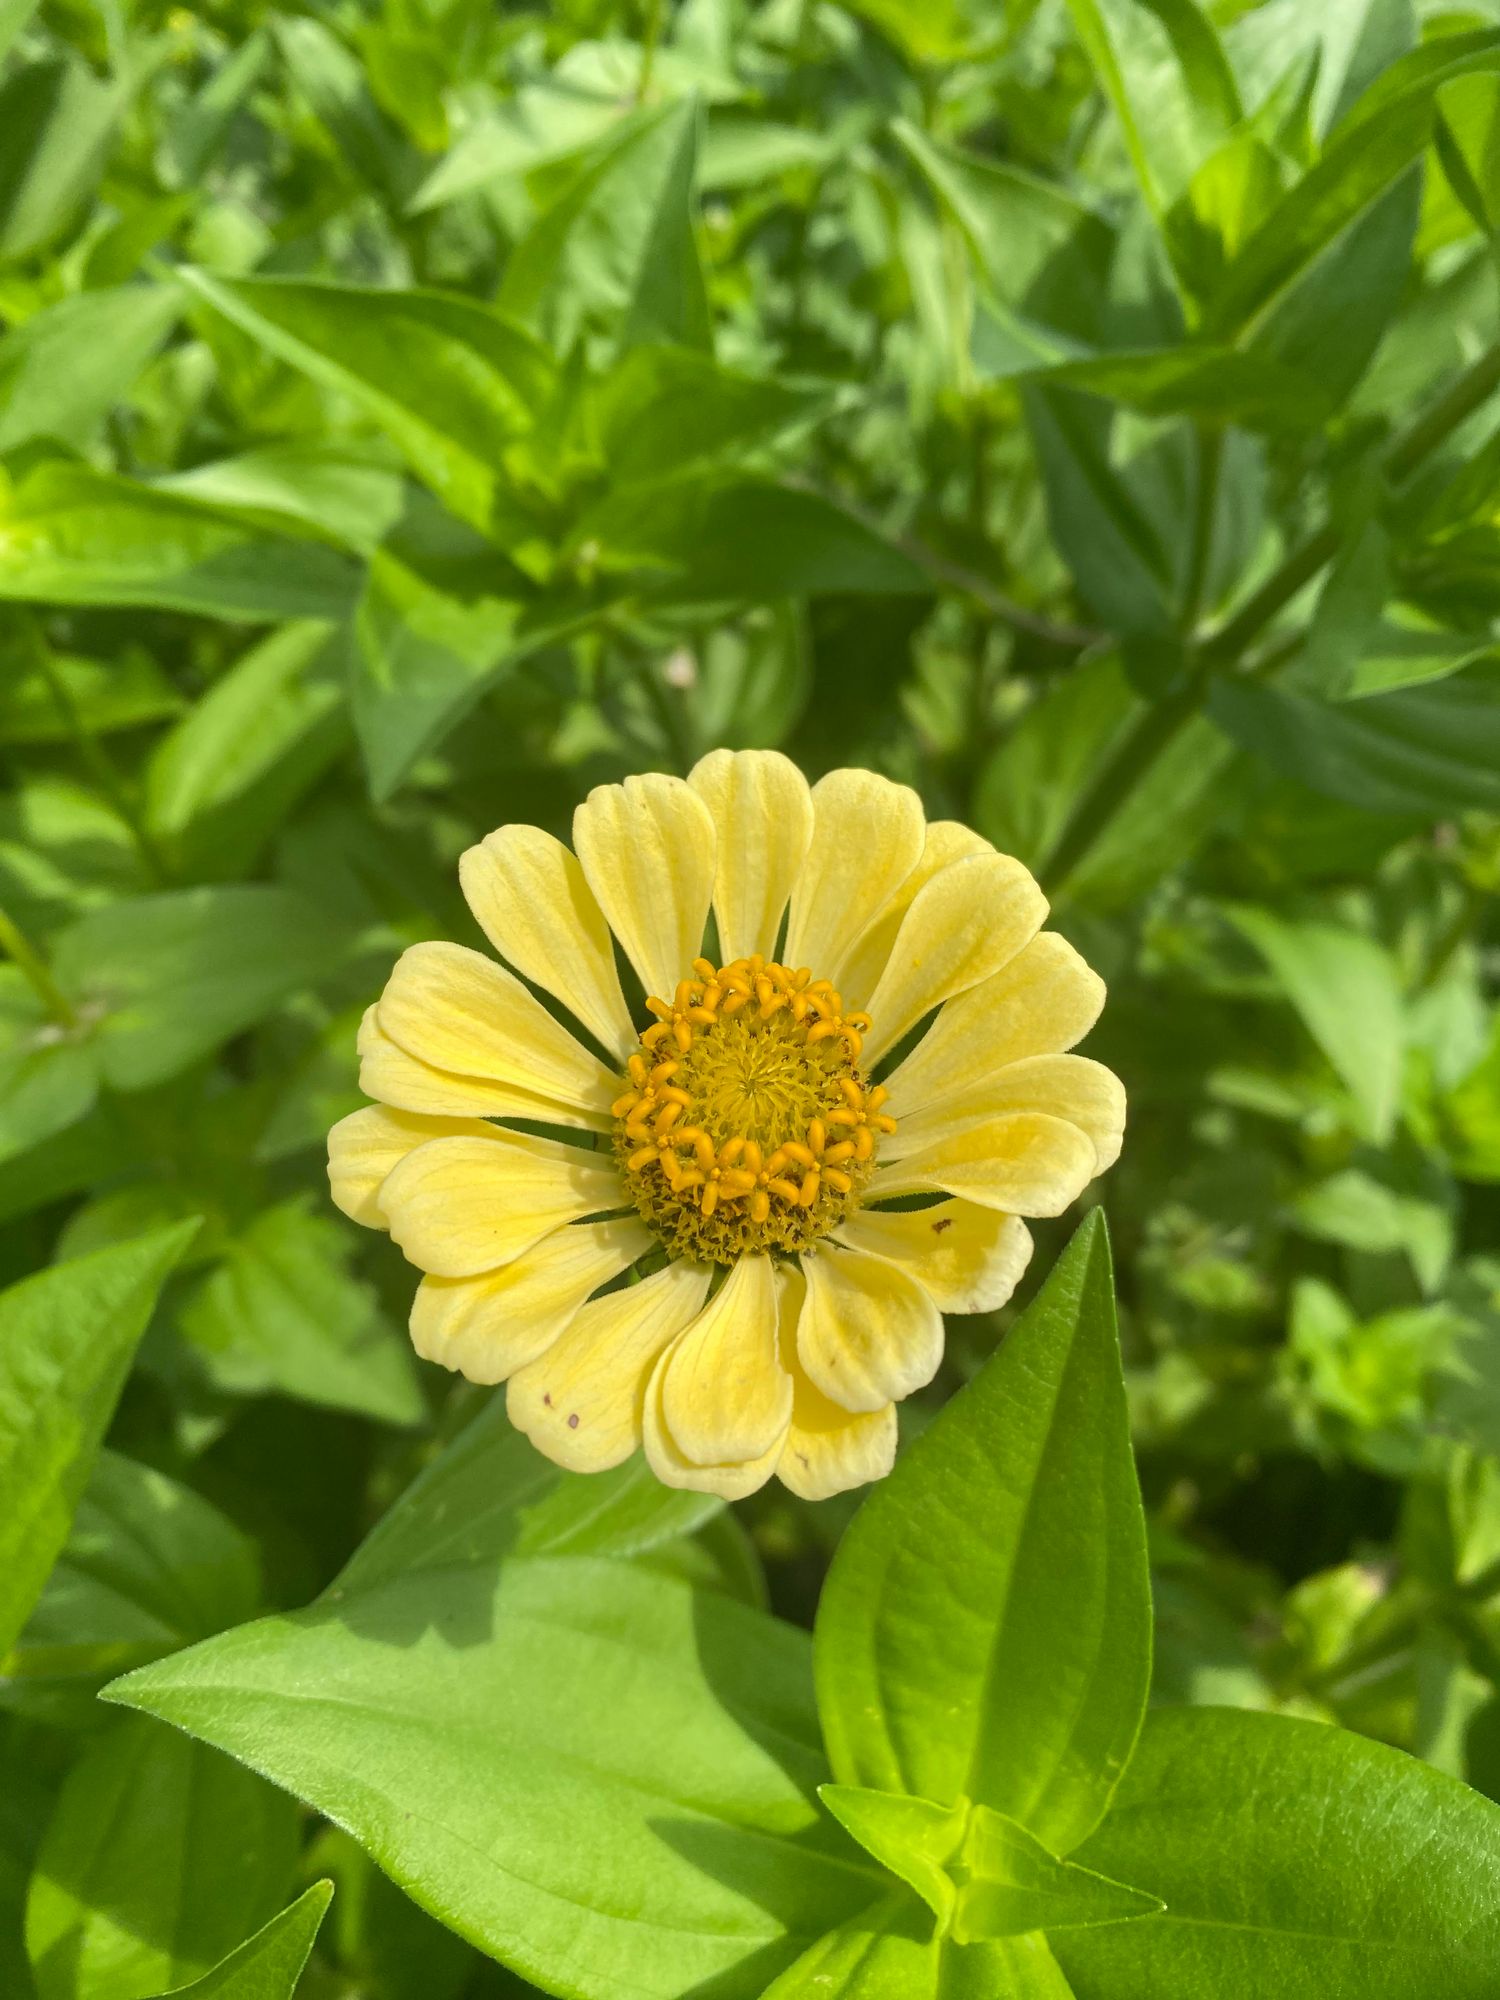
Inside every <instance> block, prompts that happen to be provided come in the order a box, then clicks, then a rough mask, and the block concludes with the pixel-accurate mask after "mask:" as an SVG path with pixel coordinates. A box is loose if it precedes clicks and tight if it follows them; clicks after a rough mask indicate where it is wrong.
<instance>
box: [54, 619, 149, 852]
mask: <svg viewBox="0 0 1500 2000" xmlns="http://www.w3.org/2000/svg"><path fill="white" fill-rule="evenodd" d="M27 637H28V641H29V646H30V652H31V656H32V659H33V661H34V662H35V665H36V668H37V671H38V672H39V673H40V674H41V676H42V679H43V680H44V681H45V682H46V683H47V688H48V691H49V693H50V694H51V696H52V701H53V705H54V706H55V707H56V709H57V712H58V714H59V715H60V716H61V717H62V721H63V726H64V728H65V729H66V730H67V732H68V735H69V737H70V738H71V739H72V743H73V747H74V749H75V750H76V751H77V752H78V756H79V760H80V762H81V763H82V764H83V765H84V766H85V768H86V769H87V770H88V772H89V774H90V775H91V776H92V778H93V780H94V782H95V783H96V784H97V785H98V787H99V789H100V791H101V792H103V794H104V796H105V797H106V798H107V799H108V800H109V802H110V804H111V805H112V806H113V807H114V809H115V811H116V812H117V813H118V814H119V815H120V818H121V819H122V820H123V821H124V822H125V825H126V826H127V827H128V828H129V830H130V838H131V840H132V842H133V843H134V845H135V850H136V853H137V854H138V855H139V856H140V859H141V863H142V865H143V867H144V868H145V870H146V873H147V874H148V875H149V876H150V877H151V879H152V881H153V882H154V883H155V884H157V885H158V886H159V885H160V884H161V883H163V882H165V881H166V879H167V869H166V865H165V863H164V861H163V858H162V854H161V850H160V848H158V847H157V845H156V843H155V841H154V840H153V839H152V838H151V835H150V833H149V831H148V830H147V827H146V823H145V821H144V820H143V819H142V817H141V814H140V812H139V810H138V809H137V806H136V803H135V800H134V799H133V798H132V797H131V796H130V793H129V790H128V789H127V787H126V785H125V781H124V779H123V778H122V777H121V776H120V773H119V772H118V771H117V770H116V769H115V765H114V760H113V759H112V758H111V757H110V755H109V753H108V751H107V750H106V749H105V748H104V746H103V744H102V743H100V741H99V739H98V737H97V736H95V734H94V732H93V731H92V730H91V729H90V728H89V726H88V724H87V722H85V721H84V719H83V717H82V715H81V714H80V713H79V711H78V704H77V702H75V701H74V699H73V697H72V695H71V694H70V693H69V692H68V685H67V682H66V681H65V680H64V679H63V677H62V675H61V674H60V673H59V672H58V671H57V662H56V661H55V660H54V659H53V657H52V649H51V647H50V646H49V645H48V644H47V642H46V640H45V639H44V638H43V636H42V634H41V633H40V632H39V631H38V630H37V628H36V625H35V623H34V622H32V621H28V625H27Z"/></svg>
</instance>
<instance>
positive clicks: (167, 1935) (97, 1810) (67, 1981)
mask: <svg viewBox="0 0 1500 2000" xmlns="http://www.w3.org/2000/svg"><path fill="white" fill-rule="evenodd" d="M296 1852H297V1812H296V1807H295V1805H294V1804H293V1802H292V1801H291V1800H290V1799H287V1798H284V1797H283V1796H282V1795H281V1794H280V1793H278V1792H276V1791H273V1790H272V1788H271V1787H270V1786H269V1785H266V1784H264V1783H263V1782H262V1781H261V1780H260V1779H259V1778H257V1777H256V1776H255V1775H254V1773H253V1772H251V1771H247V1770H245V1769H244V1768H243V1767H242V1766H241V1765H238V1764H236V1763H234V1762H232V1761H231V1760H230V1759H229V1758H227V1757H221V1756H220V1755H219V1754H218V1753H217V1751H213V1750H209V1749H207V1748H205V1747H204V1745H202V1744H201V1743H195V1742H193V1741H192V1740H191V1738H189V1737H185V1736H179V1735H177V1734H176V1732H175V1731H172V1730H166V1729H161V1728H159V1727H158V1726H157V1725H155V1724H154V1723H152V1722H149V1721H147V1720H146V1718H144V1717H142V1716H134V1715H131V1716H122V1717H120V1718H119V1719H118V1721H117V1722H115V1723H114V1724H113V1725H112V1726H111V1727H110V1728H108V1729H107V1730H105V1731H104V1732H103V1733H102V1734H100V1735H99V1736H98V1737H97V1738H96V1739H95V1741H94V1742H93V1743H92V1744H91V1745H90V1747H89V1748H88V1749H87V1750H86V1751H85V1752H84V1754H83V1756H82V1757H80V1758H79V1760H78V1762H77V1763H76V1764H75V1765H74V1766H73V1768H72V1769H71V1770H70V1771H69V1773H68V1776H67V1778H66V1779H65V1780H64V1783H63V1788H62V1791H61V1793H60V1794H59V1796H58V1800H57V1805H56V1808H55V1809H54V1811H53V1815H52V1819H51V1822H50V1824H49V1825H48V1827H47V1831H46V1833H45V1834H44V1836H43V1838H42V1845H41V1850H40V1852H39V1853H38V1856H37V1863H36V1872H35V1874H34V1875H33V1877H32V1882H31V1893H30V1896H29V1897H28V1899H27V1905H26V1944H27V1949H28V1951H29V1952H30V1954H31V1961H32V1965H33V1968H34V1971H35V1977H36V1985H37V1993H38V1996H39V2000H144V1996H145V1995H148V1994H155V1993H159V1992H160V1991H161V1990H162V1989H163V1988H164V1987H172V1986H181V1985H183V1984H184V1983H185V1982H186V1981H188V1980H190V1979H194V1978H196V1977H197V1976H198V1975H199V1974H200V1973H202V1972H205V1971H207V1970H208V1968H209V1967H210V1966H212V1965H214V1964H216V1963H217V1961H218V1960H219V1959H221V1958H222V1957H223V1956H224V1955H225V1953H226V1952H228V1951H229V1950H231V1949H232V1948H233V1946H234V1945H235V1944H236V1943H237V1942H238V1941H239V1940H240V1939H242V1938H243V1937H244V1936H245V1934H246V1932H247V1931H252V1930H254V1929H256V1928H257V1927H258V1926H259V1925H260V1924H262V1923H264V1922H265V1921H266V1919H267V1918H268V1917H269V1916H270V1915H271V1914H272V1912H273V1911H275V1910H276V1909H277V1908H278V1907H279V1906H280V1904H281V1903H282V1901H283V1900H284V1898H285V1896H286V1893H287V1890H288V1889H289V1887H290V1886H291V1876H292V1868H293V1864H294V1862H295V1858H296Z"/></svg>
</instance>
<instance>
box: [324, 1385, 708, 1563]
mask: <svg viewBox="0 0 1500 2000" xmlns="http://www.w3.org/2000/svg"><path fill="white" fill-rule="evenodd" d="M721 1508H722V1502H720V1501H718V1500H716V1499H714V1498H712V1497H711V1496H709V1495H707V1494H703V1493H689V1492H685V1491H676V1490H674V1489H672V1488H670V1487H666V1486H663V1485H661V1484H660V1483H659V1481H657V1480H656V1479H654V1478H653V1477H652V1476H651V1473H650V1470H649V1468H648V1467H647V1465H646V1463H645V1460H644V1459H641V1458H633V1459H630V1460H628V1461H627V1462H626V1463H625V1464H624V1465H622V1466H619V1467H617V1468H616V1469H615V1470H614V1471H612V1472H601V1473H596V1474H590V1475H589V1476H588V1477H586V1478H585V1477H583V1476H581V1475H579V1474H576V1473H565V1472H563V1471H561V1470H560V1469H559V1468H558V1467H557V1466H555V1465H553V1464H552V1463H551V1461H550V1460H548V1459H545V1458H543V1457H542V1455H541V1453H540V1452H538V1451H537V1450H535V1449H534V1447H533V1446H532V1445H531V1443H530V1441H529V1440H528V1439H527V1438H525V1437H523V1436H522V1435H521V1433H520V1432H519V1431H517V1430H516V1429H515V1428H514V1427H513V1426H512V1424H511V1423H510V1420H509V1418H508V1417H507V1416H506V1413H505V1398H504V1395H503V1394H502V1395H498V1396H494V1397H492V1398H491V1399H490V1401H489V1403H488V1404H487V1405H486V1407H485V1409H484V1410H483V1411H482V1412H481V1413H480V1414H479V1415H478V1416H477V1417H475V1418H474V1419H473V1421H472V1422H471V1423H469V1424H467V1425H466V1426H465V1428H464V1429H463V1430H462V1431H461V1432H460V1433H459V1435H458V1436H457V1437H456V1438H455V1439H454V1440H453V1442H452V1444H450V1445H449V1446H447V1448H446V1449H445V1450H444V1451H443V1452H442V1453H441V1454H440V1455H439V1456H438V1457H437V1458H435V1459H434V1460H433V1461H432V1463H431V1464H430V1465H427V1466H425V1467H424V1468H423V1469H422V1471H421V1472H419V1473H418V1475H417V1477H416V1478H415V1479H414V1480H413V1481H412V1483H411V1485H410V1486H408V1487H407V1489H406V1491H405V1492H404V1493H403V1494H402V1495H401V1497H400V1499H399V1500H397V1501H396V1503H395V1504H394V1506H392V1507H391V1508H390V1509H388V1511H387V1512H386V1513H385V1514H383V1515H382V1516H381V1518H380V1519H379V1520H378V1521H377V1522H376V1523H375V1526H374V1527H373V1528H372V1529H371V1530H370V1533H369V1534H368V1535H367V1536H366V1537H365V1539H364V1541H363V1542H361V1543H360V1545H359V1547H358V1548H357V1549H356V1550H355V1552H354V1554H353V1556H351V1558H350V1559H349V1562H348V1564H347V1565H346V1566H345V1568H344V1570H343V1572H342V1574H341V1575H340V1578H339V1586H340V1588H341V1589H346V1590H348V1589H369V1588H371V1587H373V1586H374V1585H375V1584H377V1583H384V1582H388V1581H395V1580H398V1579H400V1578H402V1577H406V1578H407V1579H408V1580H409V1579H410V1578H411V1577H412V1576H414V1575H415V1574H416V1573H417V1572H418V1571H425V1570H442V1569H469V1568H474V1567H476V1566H481V1565H485V1564H495V1563H499V1562H501V1561H502V1560H504V1559H505V1558H506V1557H508V1556H555V1555H570V1556H577V1555H587V1556H637V1555H642V1554H645V1553H647V1552H648V1551H650V1550H654V1549H659V1548H661V1547H663V1546H664V1545H665V1544H666V1543H668V1542H671V1541H675V1540H677V1539H679V1538H680V1537H682V1536H685V1535H691V1534H693V1533H695V1532H696V1531H697V1530H698V1529H699V1528H701V1527H702V1526H703V1525H704V1524H705V1523H706V1522H708V1521H710V1520H713V1519H714V1518H715V1517H716V1516H717V1515H718V1514H719V1513H720V1511H721Z"/></svg>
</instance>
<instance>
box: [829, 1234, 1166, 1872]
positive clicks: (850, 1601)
mask: <svg viewBox="0 0 1500 2000" xmlns="http://www.w3.org/2000/svg"><path fill="white" fill-rule="evenodd" d="M939 1633H940V1634H941V1635H942V1640H941V1644H940V1645H939V1644H935V1643H934V1635H935V1634H939ZM816 1660H817V1676H818V1698H819V1709H820V1713H821V1715H822V1719H823V1729H824V1735H825V1738H826V1740H827V1743H828V1748H829V1756H830V1760H831V1761H832V1764H833V1767H834V1775H835V1777H836V1778H837V1779H838V1780H839V1782H840V1783H841V1784H847V1785H861V1786H867V1787H870V1788H873V1789H875V1790H879V1791H886V1792H911V1793H915V1794H917V1795H919V1796H920V1797H923V1798H927V1799H931V1800H933V1801H934V1802H935V1803H937V1804H939V1805H951V1804H953V1803H955V1802H956V1801H957V1800H959V1799H961V1798H968V1799H970V1800H974V1801H981V1802H983V1803H984V1804H985V1805H988V1806H990V1807H992V1808H993V1809H994V1810H995V1811H997V1812H1002V1813H1004V1814H1006V1815H1007V1817H1009V1818H1012V1819H1015V1820H1017V1821H1019V1822H1020V1824H1021V1825H1022V1826H1024V1827H1025V1828H1026V1829H1027V1830H1028V1831H1029V1832H1030V1833H1033V1834H1035V1835H1036V1837H1037V1838H1038V1839H1039V1840H1041V1841H1043V1842H1044V1843H1045V1845H1046V1846H1047V1847H1048V1848H1049V1849H1050V1850H1051V1852H1053V1853H1054V1854H1062V1855H1065V1854H1067V1853H1068V1852H1069V1851H1070V1850H1071V1849H1072V1848H1073V1847H1075V1846H1076V1845H1077V1843H1078V1842H1079V1841H1080V1840H1082V1839H1083V1838H1084V1836H1085V1835H1086V1834H1087V1833H1088V1832H1089V1831H1090V1829H1091V1828H1092V1827H1093V1826H1095V1825H1096V1824H1097V1822H1098V1820H1099V1817H1100V1815H1101V1814H1102V1813H1103V1812H1104V1809H1105V1807H1106V1805H1107V1804H1108V1802H1109V1797H1110V1794H1111V1792H1112V1791H1113V1789H1114V1786H1115V1784H1116V1783H1117V1781H1118V1779H1119V1775H1120V1772H1121V1771H1122V1770H1123V1769H1124V1768H1125V1765H1126V1763H1127V1762H1128V1760H1129V1757H1130V1751H1131V1746H1132V1744H1133V1743H1134V1740H1135V1735H1136V1732H1137V1730H1138V1729H1139V1727H1140V1719H1141V1712H1142V1709H1143V1707H1144V1704H1145V1699H1146V1688H1147V1684H1148V1682H1149V1679H1150V1668H1151V1609H1150V1589H1149V1583H1148V1579H1147V1573H1146V1554H1145V1527H1144V1522H1143V1519H1142V1515H1141V1509H1140V1498H1139V1492H1138V1489H1137V1486H1136V1477H1135V1467H1134V1463H1133V1461H1132V1459H1131V1455H1130V1442H1129V1433H1128V1426H1127V1423H1126V1415H1125V1391H1124V1383H1123V1379H1122V1376H1121V1371H1120V1354H1119V1346H1118V1341H1117V1336H1116V1332H1115V1318H1114V1299H1113V1292H1112V1289H1111V1281H1110V1268H1109V1247H1108V1242H1107V1238H1106V1236H1105V1231H1104V1222H1103V1217H1102V1216H1100V1215H1098V1214H1095V1215H1093V1216H1091V1217H1090V1218H1089V1219H1088V1220H1087V1221H1086V1222H1085V1223H1084V1224H1083V1225H1082V1227H1081V1229H1080V1230H1079V1232H1078V1234H1077V1235H1076V1236H1075V1237H1074V1239H1073V1242H1072V1243H1071V1245H1070V1246H1069V1248H1068V1250H1067V1251H1066V1252H1065V1253H1064V1255H1063V1257H1062V1258H1061V1259H1060V1260H1059V1262H1058V1264H1057V1266H1056V1267H1055V1269H1054V1270H1053V1272H1052V1274H1051V1276H1050V1277H1049V1279H1048V1281H1047V1283H1046V1285H1045V1286H1044V1287H1043V1289H1042V1291H1041V1293H1040V1294H1039V1296H1038V1298H1037V1299H1036V1301H1035V1302H1034V1303H1033V1304H1032V1305H1031V1307H1030V1308H1029V1309H1028V1310H1027V1312H1026V1313H1025V1314H1024V1315H1023V1316H1022V1318H1021V1319H1020V1320H1019V1321H1018V1322H1017V1324H1016V1326H1015V1327H1014V1328H1013V1329H1012V1330H1011V1332H1010V1333H1009V1334H1008V1335H1007V1336H1006V1339H1005V1342H1004V1344H1003V1345H1002V1346H1001V1348H1000V1350H999V1352H998V1353H997V1354H995V1355H994V1356H993V1357H992V1359H991V1360H990V1361H989V1362H988V1363H987V1365H986V1366H985V1368H984V1369H983V1370H982V1371H981V1373H980V1374H979V1375H978V1376H977V1377H976V1378H975V1380H974V1381H973V1382H972V1383H970V1384H969V1386H968V1387H967V1388H966V1389H963V1390H961V1391H960V1393H959V1394H958V1395H957V1396H956V1397H955V1398H954V1399H953V1401H952V1402H951V1403H949V1404H948V1405H947V1406H946V1407H945V1408H944V1409H943V1411H942V1412H941V1413H940V1414H939V1415H938V1417H937V1418H936V1419H935V1421H934V1422H933V1424H932V1425H931V1426H930V1428H929V1429H928V1430H927V1431H926V1432H924V1433H923V1435H922V1436H921V1437H920V1438H918V1439H917V1440H916V1441H915V1442H914V1443H913V1444H912V1445H911V1446H910V1447H909V1448H908V1450H907V1452H906V1453H905V1455H904V1456H903V1458H902V1459H901V1460H900V1462H899V1463H898V1465H897V1468H896V1470H895V1472H894V1473H893V1474H892V1475H891V1477H890V1478H889V1479H888V1480H887V1481H885V1482H884V1483H883V1484H882V1485H881V1486H878V1487H876V1488H875V1490H874V1491H873V1492H872V1493H871V1494H870V1495H869V1497H868V1498H867V1499H866V1500H865V1502H864V1505H863V1506H862V1507H861V1509H860V1512H859V1514H858V1515H857V1516H856V1518H855V1521H854V1523H853V1525H852V1526H851V1527H850V1529H849V1530H848V1532H847V1534H846V1535H845V1537H844V1539H843V1541H842V1543H841V1544H840V1546H839V1550H838V1554H837V1555H836V1557H835V1559H834V1564H833V1568H832V1569H831V1570H830V1572H829V1577H828V1582H827V1584H826V1586H825V1588H824V1592H823V1598H822V1602H821V1604H820V1606H819V1610H818V1624H817V1652H816Z"/></svg>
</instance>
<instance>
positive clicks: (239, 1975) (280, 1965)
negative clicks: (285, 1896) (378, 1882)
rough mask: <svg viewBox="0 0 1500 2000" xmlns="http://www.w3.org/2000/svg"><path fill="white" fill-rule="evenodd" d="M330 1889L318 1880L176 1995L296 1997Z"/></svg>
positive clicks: (161, 1999) (208, 1999) (220, 1999)
mask: <svg viewBox="0 0 1500 2000" xmlns="http://www.w3.org/2000/svg"><path fill="white" fill-rule="evenodd" d="M332 1895H333V1884H332V1883H331V1882H314V1883H313V1885H312V1887H311V1888H310V1889H304V1890H303V1892H302V1894H301V1895H300V1896H299V1897H298V1898H297V1900H296V1902H295V1903H291V1904H289V1905H288V1906H287V1908H286V1909H284V1910H283V1911H282V1912H281V1914H280V1915H279V1916H276V1917H272V1919H271V1921H270V1922H269V1923H268V1924H262V1925H261V1927H260V1929H259V1930H258V1931H257V1932H256V1933H255V1935H254V1937H250V1938H246V1940H245V1942H244V1943H243V1944H242V1945H238V1946H237V1947H236V1948H235V1949H234V1950H233V1951H232V1952H230V1954H229V1956H228V1957H227V1958H223V1959H220V1961H219V1963H218V1964H217V1965H216V1966H214V1967H213V1969H212V1970H211V1971H209V1972H205V1973H204V1975H203V1977H202V1978H201V1979H195V1980H194V1981H193V1983H192V1985H191V1986H179V1987H178V1988H177V1989H176V1994H175V1995H174V2000H176V1996H177V1995H180V1996H181V2000H292V1996H293V1994H294V1993H295V1992H296V1990H297V1982H298V1980H299V1979H300V1978H301V1976H302V1968H303V1966H304V1965H306V1963H307V1959H308V1954H309V1953H310V1952H311V1950H312V1948H313V1940H314V1939H315V1938H316V1937H317V1935H318V1926H319V1925H320V1924H321V1923H322V1921H323V1917H324V1913H325V1912H326V1910H327V1908H328V1904H329V1901H330V1899H331V1898H332ZM157 2000H167V1995H166V1994H160V1995H158V1996H157Z"/></svg>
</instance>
